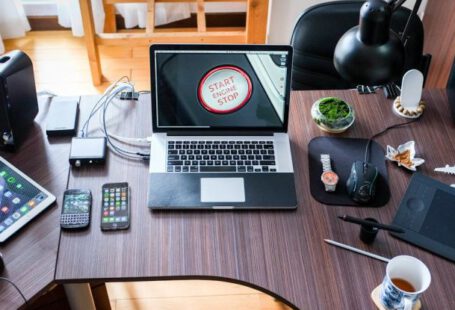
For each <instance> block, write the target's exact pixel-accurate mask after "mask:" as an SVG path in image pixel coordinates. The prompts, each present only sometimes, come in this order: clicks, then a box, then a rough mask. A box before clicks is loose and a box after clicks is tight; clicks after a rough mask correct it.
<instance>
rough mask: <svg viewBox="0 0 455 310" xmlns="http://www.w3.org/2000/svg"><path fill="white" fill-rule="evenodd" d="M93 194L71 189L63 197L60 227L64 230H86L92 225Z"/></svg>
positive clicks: (87, 191)
mask: <svg viewBox="0 0 455 310" xmlns="http://www.w3.org/2000/svg"><path fill="white" fill-rule="evenodd" d="M91 204H92V194H91V193H90V191H89V190H79V189H69V190H66V191H65V193H64V195H63V207H62V215H61V216H60V226H61V227H62V228H64V229H76V228H86V227H88V225H89V224H90V207H91Z"/></svg>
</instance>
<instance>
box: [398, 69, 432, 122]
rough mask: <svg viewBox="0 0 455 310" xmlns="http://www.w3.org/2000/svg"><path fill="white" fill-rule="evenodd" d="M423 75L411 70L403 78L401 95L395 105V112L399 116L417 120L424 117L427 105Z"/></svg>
mask: <svg viewBox="0 0 455 310" xmlns="http://www.w3.org/2000/svg"><path fill="white" fill-rule="evenodd" d="M422 88H423V74H422V72H420V71H419V70H416V69H411V70H409V71H408V72H406V73H405V75H404V76H403V81H402V82H401V95H400V96H399V97H397V98H396V99H395V101H394V103H393V111H394V112H395V113H396V114H398V115H399V116H402V117H406V118H417V117H419V116H420V115H422V113H423V110H424V109H425V104H424V103H423V102H421V101H420V99H421V98H422Z"/></svg>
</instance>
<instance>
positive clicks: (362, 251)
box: [324, 239, 390, 263]
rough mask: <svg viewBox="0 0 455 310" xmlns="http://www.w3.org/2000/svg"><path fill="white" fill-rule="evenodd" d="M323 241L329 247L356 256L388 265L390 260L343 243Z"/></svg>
mask: <svg viewBox="0 0 455 310" xmlns="http://www.w3.org/2000/svg"><path fill="white" fill-rule="evenodd" d="M324 241H325V242H327V243H329V244H331V245H334V246H337V247H340V248H343V249H345V250H349V251H352V252H355V253H358V254H362V255H365V256H368V257H371V258H374V259H377V260H380V261H383V262H385V263H388V262H389V260H390V259H388V258H386V257H384V256H380V255H376V254H373V253H370V252H367V251H364V250H361V249H358V248H355V247H353V246H350V245H347V244H344V243H340V242H336V241H333V240H330V239H324Z"/></svg>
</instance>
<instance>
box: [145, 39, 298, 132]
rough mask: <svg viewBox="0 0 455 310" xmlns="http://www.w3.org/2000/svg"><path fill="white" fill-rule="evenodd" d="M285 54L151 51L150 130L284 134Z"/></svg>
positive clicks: (287, 66) (287, 51)
mask: <svg viewBox="0 0 455 310" xmlns="http://www.w3.org/2000/svg"><path fill="white" fill-rule="evenodd" d="M201 46H202V45H201ZM193 47H194V46H193ZM199 47H200V46H199ZM250 48H251V47H250ZM290 53H291V52H290V49H289V48H288V47H285V48H283V47H281V48H280V47H276V48H275V49H273V47H265V46H262V47H261V48H258V49H257V50H256V49H254V50H244V49H242V48H240V49H236V48H235V47H232V49H229V50H212V49H210V47H207V48H205V49H204V48H203V49H200V48H196V49H191V46H189V47H188V48H187V49H185V50H182V49H178V50H176V49H165V48H158V49H155V50H154V52H153V53H152V57H153V59H152V63H153V66H152V68H153V69H152V70H154V72H152V74H154V76H153V77H152V81H153V80H154V84H155V86H156V87H153V85H152V96H154V98H153V104H154V105H155V106H154V109H153V110H154V111H153V112H154V118H155V119H154V125H155V126H154V128H157V129H163V130H165V129H202V130H204V129H232V130H235V129H265V130H277V131H282V130H284V128H285V126H286V125H287V113H288V102H289V92H290V87H289V84H290V81H289V79H290V72H289V71H290V62H291V55H290Z"/></svg>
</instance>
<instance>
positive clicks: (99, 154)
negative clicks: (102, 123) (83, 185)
mask: <svg viewBox="0 0 455 310" xmlns="http://www.w3.org/2000/svg"><path fill="white" fill-rule="evenodd" d="M69 161H70V164H71V166H73V167H80V166H85V165H95V164H104V162H105V161H106V138H105V137H89V138H82V137H77V138H73V139H72V140H71V151H70V158H69Z"/></svg>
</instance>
